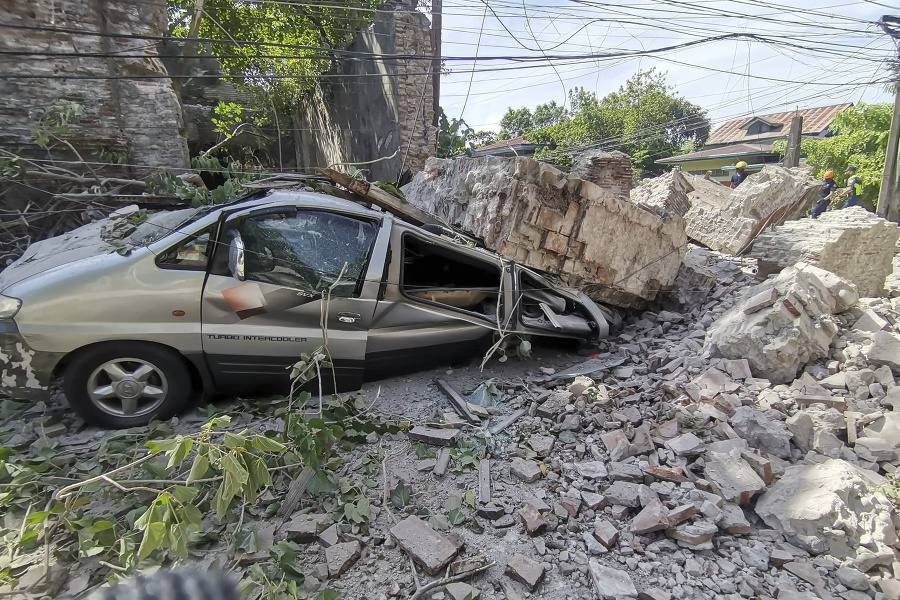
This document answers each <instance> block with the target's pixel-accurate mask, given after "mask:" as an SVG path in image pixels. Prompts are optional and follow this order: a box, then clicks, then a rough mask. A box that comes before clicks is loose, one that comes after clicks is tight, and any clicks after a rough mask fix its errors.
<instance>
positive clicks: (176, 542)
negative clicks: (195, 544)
mask: <svg viewBox="0 0 900 600" xmlns="http://www.w3.org/2000/svg"><path fill="white" fill-rule="evenodd" d="M169 548H171V549H172V552H174V553H175V555H176V556H178V557H179V558H187V557H188V549H187V531H186V530H185V527H184V525H182V524H180V523H176V524H173V525H171V526H170V528H169Z"/></svg>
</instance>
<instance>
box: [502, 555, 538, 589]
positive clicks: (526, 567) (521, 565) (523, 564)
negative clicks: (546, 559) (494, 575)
mask: <svg viewBox="0 0 900 600" xmlns="http://www.w3.org/2000/svg"><path fill="white" fill-rule="evenodd" d="M506 574H507V575H508V576H509V577H510V578H511V579H514V580H516V581H518V582H519V583H523V584H525V585H526V586H528V589H529V590H531V591H534V588H536V587H537V584H538V583H540V581H541V579H542V578H543V577H544V567H543V566H541V563H539V562H537V561H534V560H531V559H530V558H528V557H527V556H524V555H522V554H514V555H513V556H512V558H510V559H509V562H507V563H506Z"/></svg>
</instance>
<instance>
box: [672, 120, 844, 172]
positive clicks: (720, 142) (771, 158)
mask: <svg viewBox="0 0 900 600" xmlns="http://www.w3.org/2000/svg"><path fill="white" fill-rule="evenodd" d="M851 106H853V105H852V104H835V105H833V106H822V107H819V108H807V109H804V110H796V111H790V112H781V113H771V114H766V115H758V116H752V117H742V118H740V119H732V120H730V121H726V122H725V123H723V124H722V125H720V126H719V127H717V128H716V130H715V131H713V132H712V134H710V136H709V139H708V140H707V141H706V144H705V145H704V146H703V149H702V150H698V151H696V152H690V153H687V154H680V155H678V156H671V157H669V158H663V159H660V160H657V161H656V162H657V163H659V164H662V165H671V166H674V167H676V168H680V169H681V170H682V171H687V172H689V173H693V174H696V175H705V174H706V173H708V172H711V174H710V175H711V178H712V179H714V180H716V181H723V182H724V181H728V180H729V179H730V178H731V173H732V171H733V170H734V165H735V164H736V163H737V162H739V161H744V162H745V163H747V171H748V172H750V173H753V172H756V171H759V170H761V169H762V168H763V167H764V166H765V165H767V164H778V163H780V162H781V156H780V155H779V154H778V153H777V152H775V151H773V149H772V146H773V144H774V143H775V142H776V141H778V140H786V139H787V137H788V132H789V131H790V128H791V120H792V119H793V118H794V117H795V116H802V117H803V129H802V135H803V137H811V138H822V137H827V136H828V135H830V133H831V132H830V130H829V128H830V127H831V124H832V123H833V122H834V119H835V117H837V116H838V115H839V114H840V113H842V112H844V111H845V110H847V109H848V108H850V107H851Z"/></svg>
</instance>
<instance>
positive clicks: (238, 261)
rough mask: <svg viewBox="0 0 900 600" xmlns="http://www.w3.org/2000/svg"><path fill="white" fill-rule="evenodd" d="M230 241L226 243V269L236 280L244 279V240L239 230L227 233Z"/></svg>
mask: <svg viewBox="0 0 900 600" xmlns="http://www.w3.org/2000/svg"><path fill="white" fill-rule="evenodd" d="M229 235H230V236H231V242H230V243H229V244H228V270H229V271H231V275H232V277H234V278H235V279H237V280H238V281H244V240H242V239H241V234H240V232H239V231H237V230H234V231H231V232H230V233H229Z"/></svg>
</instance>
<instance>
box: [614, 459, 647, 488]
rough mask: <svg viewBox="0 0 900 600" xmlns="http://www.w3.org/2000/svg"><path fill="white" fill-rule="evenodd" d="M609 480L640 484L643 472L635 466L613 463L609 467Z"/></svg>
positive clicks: (642, 479)
mask: <svg viewBox="0 0 900 600" xmlns="http://www.w3.org/2000/svg"><path fill="white" fill-rule="evenodd" d="M609 478H610V479H611V480H613V481H630V482H632V483H642V482H643V481H644V471H643V470H642V469H641V468H640V467H639V466H638V465H636V464H632V463H623V462H614V463H610V465H609Z"/></svg>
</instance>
